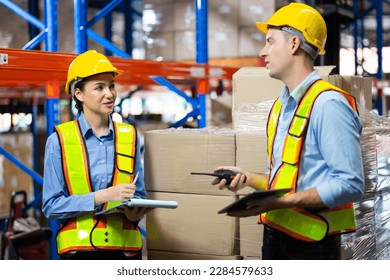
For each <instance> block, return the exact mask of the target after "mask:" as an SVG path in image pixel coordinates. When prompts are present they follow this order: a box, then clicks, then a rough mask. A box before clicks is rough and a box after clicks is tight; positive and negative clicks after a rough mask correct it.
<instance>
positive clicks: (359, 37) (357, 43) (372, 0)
mask: <svg viewBox="0 0 390 280" xmlns="http://www.w3.org/2000/svg"><path fill="white" fill-rule="evenodd" d="M364 3H366V4H367V7H364V6H363V4H364ZM364 3H363V1H361V0H354V1H353V12H354V14H355V17H356V18H355V21H354V22H353V38H354V51H355V75H357V74H359V73H358V72H359V70H361V71H362V72H363V74H365V73H366V72H367V71H366V70H365V69H364V65H363V64H364V58H362V59H361V60H360V59H359V58H358V54H357V53H358V50H359V49H364V48H365V47H367V46H366V45H365V43H364V42H365V26H364V21H365V18H366V17H367V16H368V15H370V14H373V13H375V19H376V47H377V55H378V59H377V61H378V69H377V72H376V73H369V74H371V75H372V76H374V77H375V78H376V79H377V80H382V79H383V78H384V73H383V62H382V60H383V55H382V49H383V46H384V43H385V42H384V39H383V16H384V15H385V13H384V9H383V7H384V5H390V1H389V0H383V1H378V0H367V1H364ZM387 15H388V13H387ZM382 94H383V93H382V89H378V95H377V98H376V100H375V108H376V109H377V110H378V114H379V115H382V114H383V108H382V107H383V104H382V98H383V96H382Z"/></svg>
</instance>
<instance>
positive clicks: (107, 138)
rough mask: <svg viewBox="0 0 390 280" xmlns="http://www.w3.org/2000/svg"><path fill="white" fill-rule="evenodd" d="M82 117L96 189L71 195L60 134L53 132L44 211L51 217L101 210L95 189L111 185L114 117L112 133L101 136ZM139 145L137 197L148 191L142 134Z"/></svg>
mask: <svg viewBox="0 0 390 280" xmlns="http://www.w3.org/2000/svg"><path fill="white" fill-rule="evenodd" d="M78 120H79V123H80V128H81V133H82V136H83V138H84V141H85V145H86V147H87V151H88V157H89V165H90V175H91V184H92V190H93V192H91V193H87V194H82V195H69V193H68V190H67V187H66V185H65V180H64V175H63V170H62V163H61V148H60V145H59V141H58V136H57V134H56V133H53V134H51V135H50V136H49V137H48V139H47V142H46V149H45V161H44V174H43V192H42V211H43V213H44V214H45V216H46V217H47V218H49V219H67V218H71V217H75V216H78V215H80V214H83V213H86V212H91V211H93V210H95V209H97V208H98V207H95V202H94V199H95V193H94V192H95V191H98V190H101V189H105V188H107V186H110V184H111V179H112V176H113V170H114V153H115V145H114V128H113V122H112V120H111V119H110V124H109V133H108V134H107V135H103V136H100V137H98V136H96V135H95V134H94V133H93V130H92V128H91V126H90V125H89V124H88V122H87V120H86V119H85V117H84V115H83V114H80V116H79V118H78ZM136 146H137V151H136V160H135V169H134V170H138V171H139V177H138V180H137V183H136V185H137V189H136V192H135V195H134V197H137V198H145V197H146V191H145V183H144V176H143V172H142V171H143V170H142V163H141V153H140V142H139V138H138V137H137V145H136Z"/></svg>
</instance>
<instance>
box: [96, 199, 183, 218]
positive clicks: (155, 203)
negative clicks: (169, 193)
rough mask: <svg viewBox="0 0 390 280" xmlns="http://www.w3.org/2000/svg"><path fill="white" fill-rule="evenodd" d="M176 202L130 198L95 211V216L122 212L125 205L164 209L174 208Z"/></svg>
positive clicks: (176, 204)
mask: <svg viewBox="0 0 390 280" xmlns="http://www.w3.org/2000/svg"><path fill="white" fill-rule="evenodd" d="M177 206H178V203H177V202H176V201H173V200H155V199H140V198H132V199H131V200H128V201H124V202H122V203H121V204H119V205H117V206H115V207H111V208H109V209H105V210H102V211H99V212H96V213H95V216H97V215H101V214H112V213H118V212H122V211H123V210H124V209H125V207H146V208H166V209H176V208H177Z"/></svg>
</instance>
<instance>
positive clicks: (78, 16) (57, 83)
mask: <svg viewBox="0 0 390 280" xmlns="http://www.w3.org/2000/svg"><path fill="white" fill-rule="evenodd" d="M30 2H31V3H30V4H33V2H34V1H31V0H30ZM105 2H106V4H107V5H106V6H105V7H104V8H102V9H101V10H100V11H99V12H98V13H97V14H96V16H95V17H94V18H93V19H91V20H90V21H86V14H87V5H88V1H86V0H75V1H74V4H75V9H74V13H75V14H74V18H75V23H74V28H75V53H81V52H83V51H85V50H87V49H88V45H87V44H86V42H87V40H86V37H90V38H91V39H93V40H95V41H97V42H98V43H100V44H101V45H102V46H104V47H105V49H106V54H107V53H108V54H115V55H117V56H118V57H116V56H112V57H110V60H111V61H112V62H113V64H114V65H115V66H116V67H118V68H119V69H123V70H124V71H125V72H126V73H127V74H126V75H122V76H120V77H118V79H117V81H118V83H119V84H130V85H148V86H153V85H156V84H159V85H161V86H165V87H167V88H168V89H169V90H171V91H172V92H175V93H176V94H178V95H179V96H181V97H183V98H184V99H185V100H186V101H187V102H188V103H190V104H191V106H192V108H193V110H192V111H191V112H190V113H188V115H187V116H186V117H184V118H183V119H182V120H179V121H178V122H177V123H175V124H173V125H172V126H181V125H182V124H183V123H184V122H185V121H186V120H187V119H188V118H190V117H193V118H195V119H197V121H198V127H205V126H206V109H205V104H206V94H208V93H209V91H210V88H211V87H210V84H212V83H213V81H214V80H216V81H222V80H225V81H227V87H229V82H230V84H231V80H232V75H233V73H234V72H236V71H237V70H238V69H237V68H235V67H211V66H209V65H208V50H207V45H208V44H207V0H194V4H195V7H196V17H197V23H196V29H197V30H196V63H194V64H190V63H176V62H156V61H147V60H134V59H131V56H130V55H129V54H128V53H126V52H123V51H122V50H120V49H119V48H117V47H116V46H114V45H113V44H112V43H111V42H110V40H109V38H103V37H101V36H99V35H98V34H96V33H94V32H93V31H92V29H91V28H90V27H91V26H92V25H93V24H94V23H96V22H97V21H99V20H100V19H102V18H105V19H106V25H108V26H109V25H110V23H109V19H110V17H109V16H108V15H109V13H110V12H112V11H113V10H114V9H115V8H116V7H117V6H118V5H119V4H121V3H122V2H131V1H126V0H113V1H105ZM0 4H2V5H4V6H5V7H7V8H9V9H10V10H11V11H13V12H15V13H16V14H18V15H19V16H21V17H22V18H24V19H26V21H28V22H29V24H31V25H33V26H34V27H35V28H38V29H39V30H41V32H40V33H39V34H37V35H35V36H34V34H32V33H31V32H30V37H31V38H32V39H31V41H30V42H28V43H27V44H26V45H25V46H24V47H23V48H22V50H20V49H1V48H0V90H3V91H2V93H3V94H2V95H4V90H9V89H12V94H15V92H22V91H23V90H33V94H34V92H37V91H38V90H42V89H44V90H45V92H46V124H47V135H49V134H51V133H52V132H53V130H54V126H55V125H57V124H59V99H60V97H61V96H62V92H61V89H62V88H63V85H64V84H65V81H66V72H67V68H68V66H69V64H70V62H71V61H72V60H73V58H74V57H75V56H76V54H68V53H59V52H58V51H57V44H58V42H57V1H56V0H45V2H44V14H45V15H44V18H45V21H44V22H41V21H40V20H38V19H37V17H36V16H35V15H34V14H31V13H28V12H26V11H24V10H23V9H21V8H20V7H18V6H17V5H15V4H14V3H13V2H12V1H9V0H0ZM107 19H108V21H107ZM106 35H107V34H106ZM42 41H44V42H45V51H36V50H33V49H34V48H35V47H36V46H37V45H38V44H39V43H40V42H42ZM183 85H196V86H195V87H196V93H197V94H196V96H195V97H189V96H188V95H187V94H186V93H185V91H183V88H185V87H183ZM225 85H226V83H225ZM10 92H11V91H10ZM16 94H17V93H16ZM5 95H6V93H5ZM33 127H34V125H33ZM32 132H33V136H34V141H35V139H36V138H37V137H36V136H37V135H36V134H35V133H34V131H32ZM35 146H36V145H34V147H35ZM35 151H37V149H34V153H35ZM0 153H2V154H3V155H4V156H5V157H6V158H8V159H9V160H11V161H12V162H13V163H14V164H15V165H17V166H18V167H19V168H21V169H22V170H23V171H25V172H26V173H27V174H28V175H30V176H31V177H32V178H33V180H34V195H35V197H34V200H33V202H31V203H30V204H29V207H38V205H39V203H40V200H41V193H40V192H39V191H38V189H39V188H38V186H39V185H42V184H43V180H42V177H41V176H40V175H39V174H38V173H37V172H36V171H35V170H37V168H38V167H37V166H36V165H35V164H34V169H35V170H30V169H29V168H28V167H27V166H25V165H24V164H23V163H22V162H21V161H19V160H18V159H17V158H15V157H14V156H13V155H11V154H10V153H9V152H7V151H6V150H4V149H3V148H1V149H0ZM37 158H38V155H35V154H34V162H36V159H37ZM49 225H50V228H51V229H52V230H53V232H54V233H56V231H57V230H58V223H57V222H56V221H49ZM55 247H56V246H55V234H53V237H52V240H51V248H50V255H51V258H52V259H56V258H58V255H57V253H56V251H55Z"/></svg>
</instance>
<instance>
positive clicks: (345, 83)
mask: <svg viewBox="0 0 390 280" xmlns="http://www.w3.org/2000/svg"><path fill="white" fill-rule="evenodd" d="M329 82H330V83H332V84H334V85H335V86H337V87H339V88H341V89H343V90H345V91H347V92H348V93H350V94H351V95H352V96H354V97H355V98H356V102H357V103H358V104H360V106H361V107H362V108H363V109H367V110H370V111H371V110H372V78H371V77H360V76H342V75H329Z"/></svg>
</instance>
